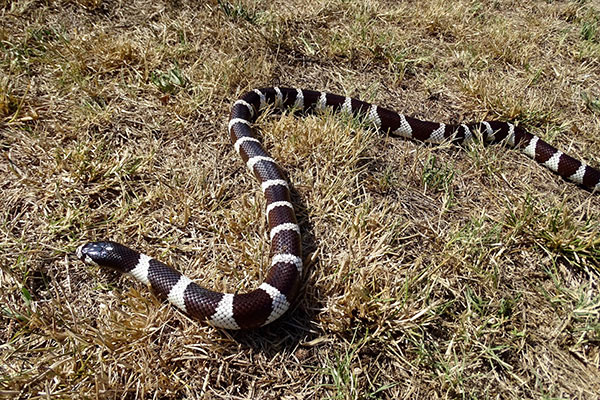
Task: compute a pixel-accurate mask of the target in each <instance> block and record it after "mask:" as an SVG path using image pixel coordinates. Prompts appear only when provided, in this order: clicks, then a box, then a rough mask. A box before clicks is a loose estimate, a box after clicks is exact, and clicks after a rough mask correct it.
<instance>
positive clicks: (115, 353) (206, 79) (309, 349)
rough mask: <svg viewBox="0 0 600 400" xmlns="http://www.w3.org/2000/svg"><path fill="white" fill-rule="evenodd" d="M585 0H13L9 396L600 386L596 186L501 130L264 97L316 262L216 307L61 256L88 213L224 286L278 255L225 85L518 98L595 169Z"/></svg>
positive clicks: (521, 120) (465, 104)
mask: <svg viewBox="0 0 600 400" xmlns="http://www.w3.org/2000/svg"><path fill="white" fill-rule="evenodd" d="M599 16H600V8H598V5H597V4H596V3H594V2H590V1H581V0H578V1H560V2H559V1H541V0H535V1H534V0H526V1H522V2H513V1H508V0H498V1H494V2H491V3H485V2H480V1H474V0H456V1H454V2H452V3H449V2H446V1H442V0H424V1H421V2H385V1H375V0H367V1H357V0H326V1H325V0H323V1H316V2H315V1H312V2H307V1H303V0H298V1H292V2H282V1H275V2H273V1H269V2H267V1H262V0H261V1H246V0H243V1H234V0H230V1H225V0H218V1H217V0H215V1H210V2H204V3H197V2H196V3H194V2H178V3H172V2H163V3H160V2H159V3H156V2H148V1H146V0H136V1H134V2H125V3H122V2H113V1H108V0H77V1H58V2H54V3H53V2H31V1H25V0H23V1H21V0H17V1H12V2H6V1H4V2H0V20H1V21H2V24H0V151H1V152H2V157H1V158H0V177H1V179H0V183H1V184H2V191H0V201H1V202H2V203H3V204H4V207H3V208H2V209H1V210H0V244H1V249H2V251H1V252H0V267H1V268H0V307H1V313H0V326H1V328H0V343H1V344H0V398H11V399H12V398H31V399H37V398H125V399H128V398H178V399H179V398H211V399H212V398H215V399H216V398H235V399H243V398H267V399H269V398H283V399H300V398H329V399H380V398H381V399H398V398H414V399H422V398H426V399H487V398H490V399H491V398H494V399H596V398H597V393H600V372H599V360H600V324H599V322H598V321H599V320H600V319H599V310H600V293H599V291H598V271H599V268H600V253H599V251H600V250H599V249H600V247H599V246H600V226H599V223H598V221H599V220H600V218H599V217H600V199H599V198H598V196H597V195H594V194H590V193H588V192H586V191H584V190H582V189H580V188H578V187H576V186H574V185H572V184H570V183H567V182H565V181H563V180H561V179H560V178H557V177H556V176H554V175H552V173H551V172H549V171H547V170H545V169H543V168H541V167H539V166H537V165H535V163H534V162H532V161H531V160H529V159H528V158H526V157H524V156H522V155H520V154H517V153H515V152H512V151H506V149H505V148H503V147H502V146H491V147H486V146H484V145H482V144H481V143H473V144H470V145H468V146H466V147H464V148H455V147H452V146H449V145H440V146H423V145H421V144H418V143H414V142H410V141H405V140H401V139H394V138H388V137H382V136H381V135H380V134H379V133H378V132H375V131H373V130H370V129H365V127H364V124H361V122H360V121H356V120H354V119H351V118H339V117H336V116H333V115H331V114H329V113H323V114H322V115H317V116H310V117H307V118H304V119H301V120H299V119H296V118H294V117H293V116H292V115H291V114H289V113H288V114H284V115H283V116H265V117H261V119H260V120H259V122H258V125H259V127H260V130H261V135H262V137H263V140H264V142H265V145H266V147H267V148H268V149H269V151H271V153H272V155H273V157H274V158H275V159H277V160H278V161H279V162H280V165H281V166H282V167H283V168H284V170H285V171H286V173H287V174H288V176H289V177H290V180H291V182H292V183H293V188H294V204H295V207H296V210H297V212H298V214H299V219H300V224H301V227H302V232H303V240H304V248H305V254H304V258H305V261H306V263H307V264H308V265H309V266H308V268H307V271H306V274H305V276H304V277H303V287H302V290H301V297H300V298H299V299H298V301H297V302H296V304H295V305H294V308H293V310H292V311H291V312H289V313H288V314H286V315H285V316H284V317H283V318H282V319H281V321H278V322H276V323H274V324H273V325H272V326H268V327H266V328H264V329H260V330H257V331H253V332H224V331H220V330H217V329H214V328H212V327H209V326H207V325H206V324H203V323H200V322H197V321H193V320H191V319H190V318H188V317H187V316H185V315H183V314H181V313H179V312H178V311H176V310H174V309H173V308H172V307H170V306H169V305H168V304H166V303H165V302H163V301H161V300H160V299H158V298H156V296H154V295H153V294H152V293H151V291H149V290H147V289H146V288H144V287H143V286H142V285H140V284H138V283H135V282H133V281H131V280H130V279H127V278H123V277H120V276H118V275H116V274H112V273H109V272H106V271H103V270H99V269H97V268H93V267H89V266H86V265H84V264H83V263H81V262H79V261H78V260H76V258H75V256H74V250H75V249H76V247H77V246H78V245H80V244H81V243H83V242H85V241H88V240H99V239H103V238H107V239H112V240H116V241H120V242H123V243H126V244H128V245H130V246H131V247H134V248H138V249H140V250H142V251H144V252H146V253H148V254H151V255H152V256H154V257H157V258H159V259H161V260H162V261H164V262H167V263H169V264H171V265H174V266H176V267H177V268H178V269H179V270H181V271H183V272H185V273H186V274H188V275H189V276H191V277H192V278H194V279H195V280H197V281H199V282H202V284H203V285H205V286H207V287H211V288H215V289H216V290H235V291H238V290H239V291H241V290H245V289H249V288H252V287H255V286H256V284H257V282H258V281H260V280H261V279H263V278H264V276H265V273H266V268H267V266H268V263H269V258H268V240H267V238H268V233H267V229H266V223H265V217H264V199H263V197H262V195H261V193H260V191H259V190H258V185H257V183H256V182H255V181H254V178H253V177H252V176H251V175H250V174H249V173H247V171H246V170H245V168H244V165H243V163H242V162H241V161H240V160H239V158H238V156H237V155H236V154H235V152H234V151H233V149H232V146H231V145H230V144H229V143H228V138H227V135H226V126H227V115H228V112H229V107H230V106H231V104H233V102H234V101H235V99H236V98H237V97H238V96H240V95H241V94H242V93H243V92H245V91H246V90H249V89H251V88H253V87H260V86H269V85H275V84H279V85H281V86H297V87H306V88H314V89H319V90H328V91H331V92H335V93H340V94H347V95H352V96H357V97H360V98H362V99H365V100H368V101H373V102H375V103H377V104H378V105H381V106H387V107H389V108H393V109H395V110H398V111H402V112H404V113H406V114H408V115H412V116H416V117H420V118H423V119H427V120H434V121H442V122H447V123H452V122H457V121H466V120H471V121H473V120H482V119H500V120H511V121H514V122H516V123H518V124H519V125H520V126H524V127H525V128H527V129H529V130H531V131H532V132H533V133H536V134H538V135H540V136H541V137H543V138H545V139H546V140H548V141H550V142H551V143H552V144H555V145H556V146H558V147H560V148H561V150H563V151H565V152H568V153H571V154H573V155H574V156H577V157H579V158H581V159H584V160H586V161H588V162H589V163H590V164H591V165H594V166H598V163H597V158H598V155H599V154H600V139H598V137H599V136H598V135H597V134H596V133H597V132H600V120H599V119H598V104H599V101H600V100H599V99H600V88H599V87H598V82H600V74H599V72H598V59H599V57H600V40H599V36H598V35H599V33H598V32H599V31H598V29H599V28H598V21H599Z"/></svg>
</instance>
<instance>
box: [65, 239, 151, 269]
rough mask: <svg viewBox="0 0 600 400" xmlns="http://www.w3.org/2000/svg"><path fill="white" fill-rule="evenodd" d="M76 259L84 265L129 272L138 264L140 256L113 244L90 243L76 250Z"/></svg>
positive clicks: (107, 242) (106, 242)
mask: <svg viewBox="0 0 600 400" xmlns="http://www.w3.org/2000/svg"><path fill="white" fill-rule="evenodd" d="M76 254H77V258H79V259H80V260H81V261H83V262H84V263H86V264H90V265H98V266H100V267H106V268H111V269H115V270H118V271H121V272H129V270H131V269H132V268H133V267H134V266H135V265H136V264H137V262H138V260H139V257H140V254H139V253H138V252H137V251H134V250H131V249H130V248H128V247H125V246H123V245H122V244H119V243H115V242H109V241H105V242H91V243H87V244H83V245H81V246H79V247H78V248H77V252H76Z"/></svg>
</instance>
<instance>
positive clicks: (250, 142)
mask: <svg viewBox="0 0 600 400" xmlns="http://www.w3.org/2000/svg"><path fill="white" fill-rule="evenodd" d="M269 105H270V106H273V107H274V108H276V109H292V110H295V111H298V112H302V113H311V112H315V111H318V110H320V109H324V108H327V107H330V108H332V109H333V110H334V111H335V112H338V111H339V112H346V113H349V114H353V115H355V116H359V117H362V118H365V119H366V120H367V121H368V122H369V123H371V124H373V125H374V126H375V127H377V128H378V129H380V130H381V131H383V132H388V133H389V134H391V135H397V136H402V137H405V138H410V139H416V140H420V141H423V142H429V143H442V142H444V141H452V142H454V143H463V142H467V141H469V140H472V139H473V138H474V137H476V136H478V137H479V138H480V140H483V141H484V142H486V143H498V142H502V141H504V142H506V143H507V144H508V145H509V146H510V147H514V148H518V149H521V150H522V151H523V152H524V153H525V154H527V155H528V156H529V157H531V158H533V159H534V160H535V161H537V162H538V163H540V164H543V165H544V166H546V167H548V168H549V169H551V170H552V171H554V172H556V173H557V174H558V175H560V176H562V177H563V178H565V179H567V180H570V181H572V182H575V183H577V184H579V185H581V186H584V187H585V188H587V189H589V190H592V191H597V190H599V189H600V172H599V171H598V170H597V169H594V168H592V167H589V166H588V165H586V164H585V163H583V162H581V161H578V160H576V159H574V158H572V157H570V156H568V155H566V154H564V153H562V152H561V151H559V150H557V149H556V148H554V147H553V146H551V145H549V144H548V143H546V142H544V141H543V140H541V139H540V138H539V137H537V136H535V135H532V134H530V133H528V132H526V131H525V130H523V129H521V128H519V127H515V126H514V125H512V124H510V123H507V122H497V121H490V122H480V123H474V124H459V125H445V124H442V123H434V122H427V121H420V120H418V119H414V118H410V117H405V116H404V115H401V114H398V113H396V112H394V111H391V110H387V109H385V108H381V107H377V106H376V105H373V104H369V103H366V102H363V101H360V100H356V99H353V98H350V97H344V96H339V95H335V94H330V93H325V92H317V91H313V90H304V89H290V88H277V87H273V88H264V89H254V90H253V91H250V92H247V93H246V94H244V95H243V96H242V97H241V98H240V99H239V100H237V101H236V102H235V103H234V105H233V108H232V111H231V116H230V120H229V135H230V136H231V141H232V143H233V145H234V148H235V150H236V151H237V152H238V153H239V154H240V156H241V157H242V159H243V160H244V162H246V165H247V166H248V168H249V169H250V171H252V172H253V173H254V175H255V176H256V177H257V178H258V180H259V182H260V184H261V189H262V191H263V193H264V195H265V197H266V215H267V219H268V223H269V229H270V237H271V255H272V258H271V269H270V271H269V273H268V276H267V278H266V279H265V281H264V282H263V283H262V284H261V285H260V286H259V287H258V288H257V289H255V290H253V291H251V292H248V293H244V294H228V293H219V292H214V291H211V290H208V289H204V288H202V287H200V286H198V285H196V284H195V283H194V282H192V281H191V280H190V279H189V278H187V277H186V276H184V275H182V274H180V273H179V272H177V271H176V270H174V269H172V268H170V267H168V266H167V265H165V264H163V263H161V262H160V261H157V260H155V259H153V258H151V257H149V256H147V255H144V254H140V253H138V252H137V251H135V250H131V249H129V248H127V247H125V246H123V245H121V244H118V243H114V242H108V241H104V242H92V243H88V244H85V245H82V246H80V247H79V248H78V249H77V256H78V257H79V258H80V259H81V260H83V261H85V262H86V263H90V264H97V265H100V266H103V267H109V268H113V269H116V270H118V271H120V272H123V273H126V274H129V275H132V276H133V277H135V278H136V279H138V280H140V281H142V282H144V283H146V284H150V285H151V286H152V287H153V288H154V289H155V290H156V291H158V292H159V293H160V294H163V295H164V296H166V297H167V299H168V300H169V301H170V302H171V303H172V304H174V305H175V306H177V307H178V308H180V309H181V310H183V311H184V312H185V313H188V314H189V315H191V316H193V317H197V318H201V319H207V320H208V321H209V323H211V324H212V325H214V326H217V327H221V328H226V329H247V328H254V327H258V326H262V325H266V324H268V323H270V322H273V321H274V320H276V319H277V318H279V317H280V316H281V315H282V314H283V313H285V312H286V310H287V309H288V308H289V307H290V303H291V302H292V301H293V299H294V297H295V295H296V293H297V291H298V287H299V284H300V277H301V273H302V246H301V239H300V228H299V227H298V224H297V222H296V216H295V214H294V208H293V206H292V203H291V201H290V190H289V183H288V181H287V180H286V178H285V177H284V175H283V174H282V172H281V171H280V169H279V167H278V166H277V164H276V162H275V161H274V160H273V159H272V158H271V157H270V156H269V154H268V153H267V152H266V151H265V150H264V149H263V147H262V145H261V143H260V142H259V140H258V139H257V138H256V137H255V135H254V133H253V131H252V128H251V125H252V123H253V122H254V121H255V120H256V118H257V117H258V115H259V114H260V113H261V112H262V111H263V110H264V109H265V108H266V107H267V106H269Z"/></svg>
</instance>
